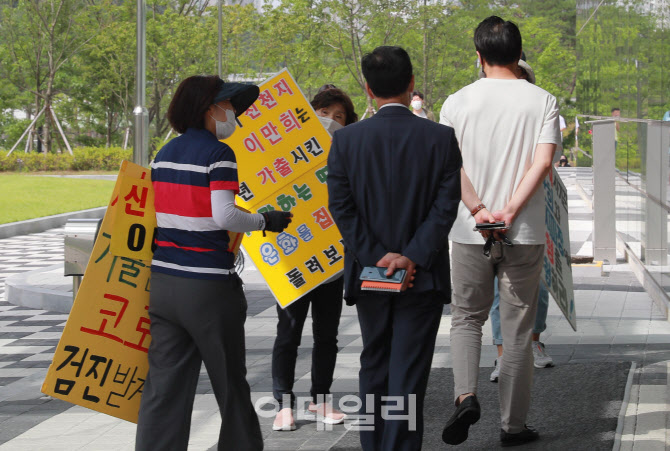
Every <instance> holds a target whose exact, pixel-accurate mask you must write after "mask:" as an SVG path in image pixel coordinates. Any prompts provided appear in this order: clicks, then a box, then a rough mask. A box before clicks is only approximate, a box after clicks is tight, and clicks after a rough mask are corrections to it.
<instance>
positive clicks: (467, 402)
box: [442, 395, 481, 445]
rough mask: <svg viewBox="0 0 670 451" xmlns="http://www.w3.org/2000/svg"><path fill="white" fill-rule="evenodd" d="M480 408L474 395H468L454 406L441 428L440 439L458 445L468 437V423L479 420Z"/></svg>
mask: <svg viewBox="0 0 670 451" xmlns="http://www.w3.org/2000/svg"><path fill="white" fill-rule="evenodd" d="M480 414H481V409H480V408H479V401H477V397H476V396H475V395H472V396H468V397H467V398H465V399H464V400H463V401H462V402H461V403H460V404H459V405H458V407H456V411H455V412H454V414H453V415H452V416H451V418H449V421H447V424H446V425H445V426H444V429H443V430H442V440H443V441H444V443H446V444H448V445H458V444H459V443H463V442H464V441H465V440H467V438H468V429H469V428H470V425H472V424H475V423H476V422H477V421H479V415H480Z"/></svg>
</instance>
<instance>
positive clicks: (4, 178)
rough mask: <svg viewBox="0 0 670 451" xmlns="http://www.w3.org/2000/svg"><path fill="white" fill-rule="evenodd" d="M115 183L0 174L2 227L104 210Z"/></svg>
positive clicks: (0, 217)
mask: <svg viewBox="0 0 670 451" xmlns="http://www.w3.org/2000/svg"><path fill="white" fill-rule="evenodd" d="M113 189H114V181H111V180H89V179H72V178H61V177H44V176H36V175H28V174H0V224H6V223H8V222H15V221H23V220H25V219H33V218H39V217H42V216H49V215H56V214H59V213H68V212H71V211H77V210H85V209H87V208H95V207H104V206H106V205H107V204H108V203H109V199H110V197H111V196H112V190H113Z"/></svg>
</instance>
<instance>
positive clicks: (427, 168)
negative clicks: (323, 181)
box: [328, 106, 462, 304]
mask: <svg viewBox="0 0 670 451" xmlns="http://www.w3.org/2000/svg"><path fill="white" fill-rule="evenodd" d="M461 166H462V160H461V152H460V150H459V148H458V142H457V141H456V137H455V135H454V129H453V128H451V127H447V126H445V125H441V124H437V123H435V122H432V121H430V120H427V119H423V118H420V117H418V116H415V115H414V114H413V113H412V112H411V111H410V110H409V109H407V108H405V107H400V106H388V107H384V108H381V109H380V110H379V112H378V113H377V114H375V115H374V116H372V117H371V118H370V119H366V120H364V121H361V122H358V123H356V124H353V125H349V126H347V127H345V128H343V129H341V130H338V131H336V132H335V134H334V137H333V143H332V146H331V148H330V154H329V156H328V196H329V202H328V207H329V209H330V212H331V214H332V216H333V219H334V220H335V223H336V224H337V227H338V228H339V230H340V233H341V234H342V238H343V239H344V246H345V259H344V281H345V299H346V301H347V303H348V304H354V303H356V301H357V300H358V299H359V298H360V297H361V296H364V295H365V292H361V290H360V285H361V284H360V280H359V276H360V273H361V270H362V269H363V267H365V266H375V264H376V263H377V262H378V261H379V260H380V259H381V258H382V257H383V256H384V255H386V253H388V252H397V253H400V254H402V255H404V256H406V257H408V258H409V259H411V260H412V261H413V262H414V263H416V265H417V272H416V278H415V280H414V287H413V288H410V289H408V290H407V293H421V292H428V291H435V292H437V293H438V295H439V297H440V298H441V299H442V300H443V301H444V302H445V303H449V302H450V301H451V281H450V270H449V249H448V241H447V239H448V235H449V231H450V230H451V226H452V225H453V223H454V220H455V219H456V212H457V210H458V204H459V202H460V201H461V178H460V169H461Z"/></svg>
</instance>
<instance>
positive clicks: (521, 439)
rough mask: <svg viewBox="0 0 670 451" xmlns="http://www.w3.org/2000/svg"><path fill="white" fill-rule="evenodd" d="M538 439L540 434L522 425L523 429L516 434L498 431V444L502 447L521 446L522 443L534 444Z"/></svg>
mask: <svg viewBox="0 0 670 451" xmlns="http://www.w3.org/2000/svg"><path fill="white" fill-rule="evenodd" d="M539 438H540V434H538V433H537V431H536V430H535V429H533V428H529V427H528V426H526V425H524V429H523V431H521V432H517V433H516V434H510V433H509V432H505V431H503V430H502V429H501V430H500V444H501V445H502V446H503V447H506V446H517V445H523V444H524V443H528V442H534V441H535V440H537V439H539Z"/></svg>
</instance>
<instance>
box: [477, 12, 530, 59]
mask: <svg viewBox="0 0 670 451" xmlns="http://www.w3.org/2000/svg"><path fill="white" fill-rule="evenodd" d="M474 40H475V48H476V49H477V51H478V52H479V54H480V55H481V57H482V59H483V60H484V61H486V63H487V64H489V65H491V66H506V65H508V64H512V63H514V62H516V61H519V55H521V32H520V31H519V27H517V26H516V24H514V22H510V21H505V20H503V19H501V18H500V17H498V16H491V17H487V18H486V19H484V20H482V21H481V22H480V24H479V25H477V29H476V30H475V39H474Z"/></svg>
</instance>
